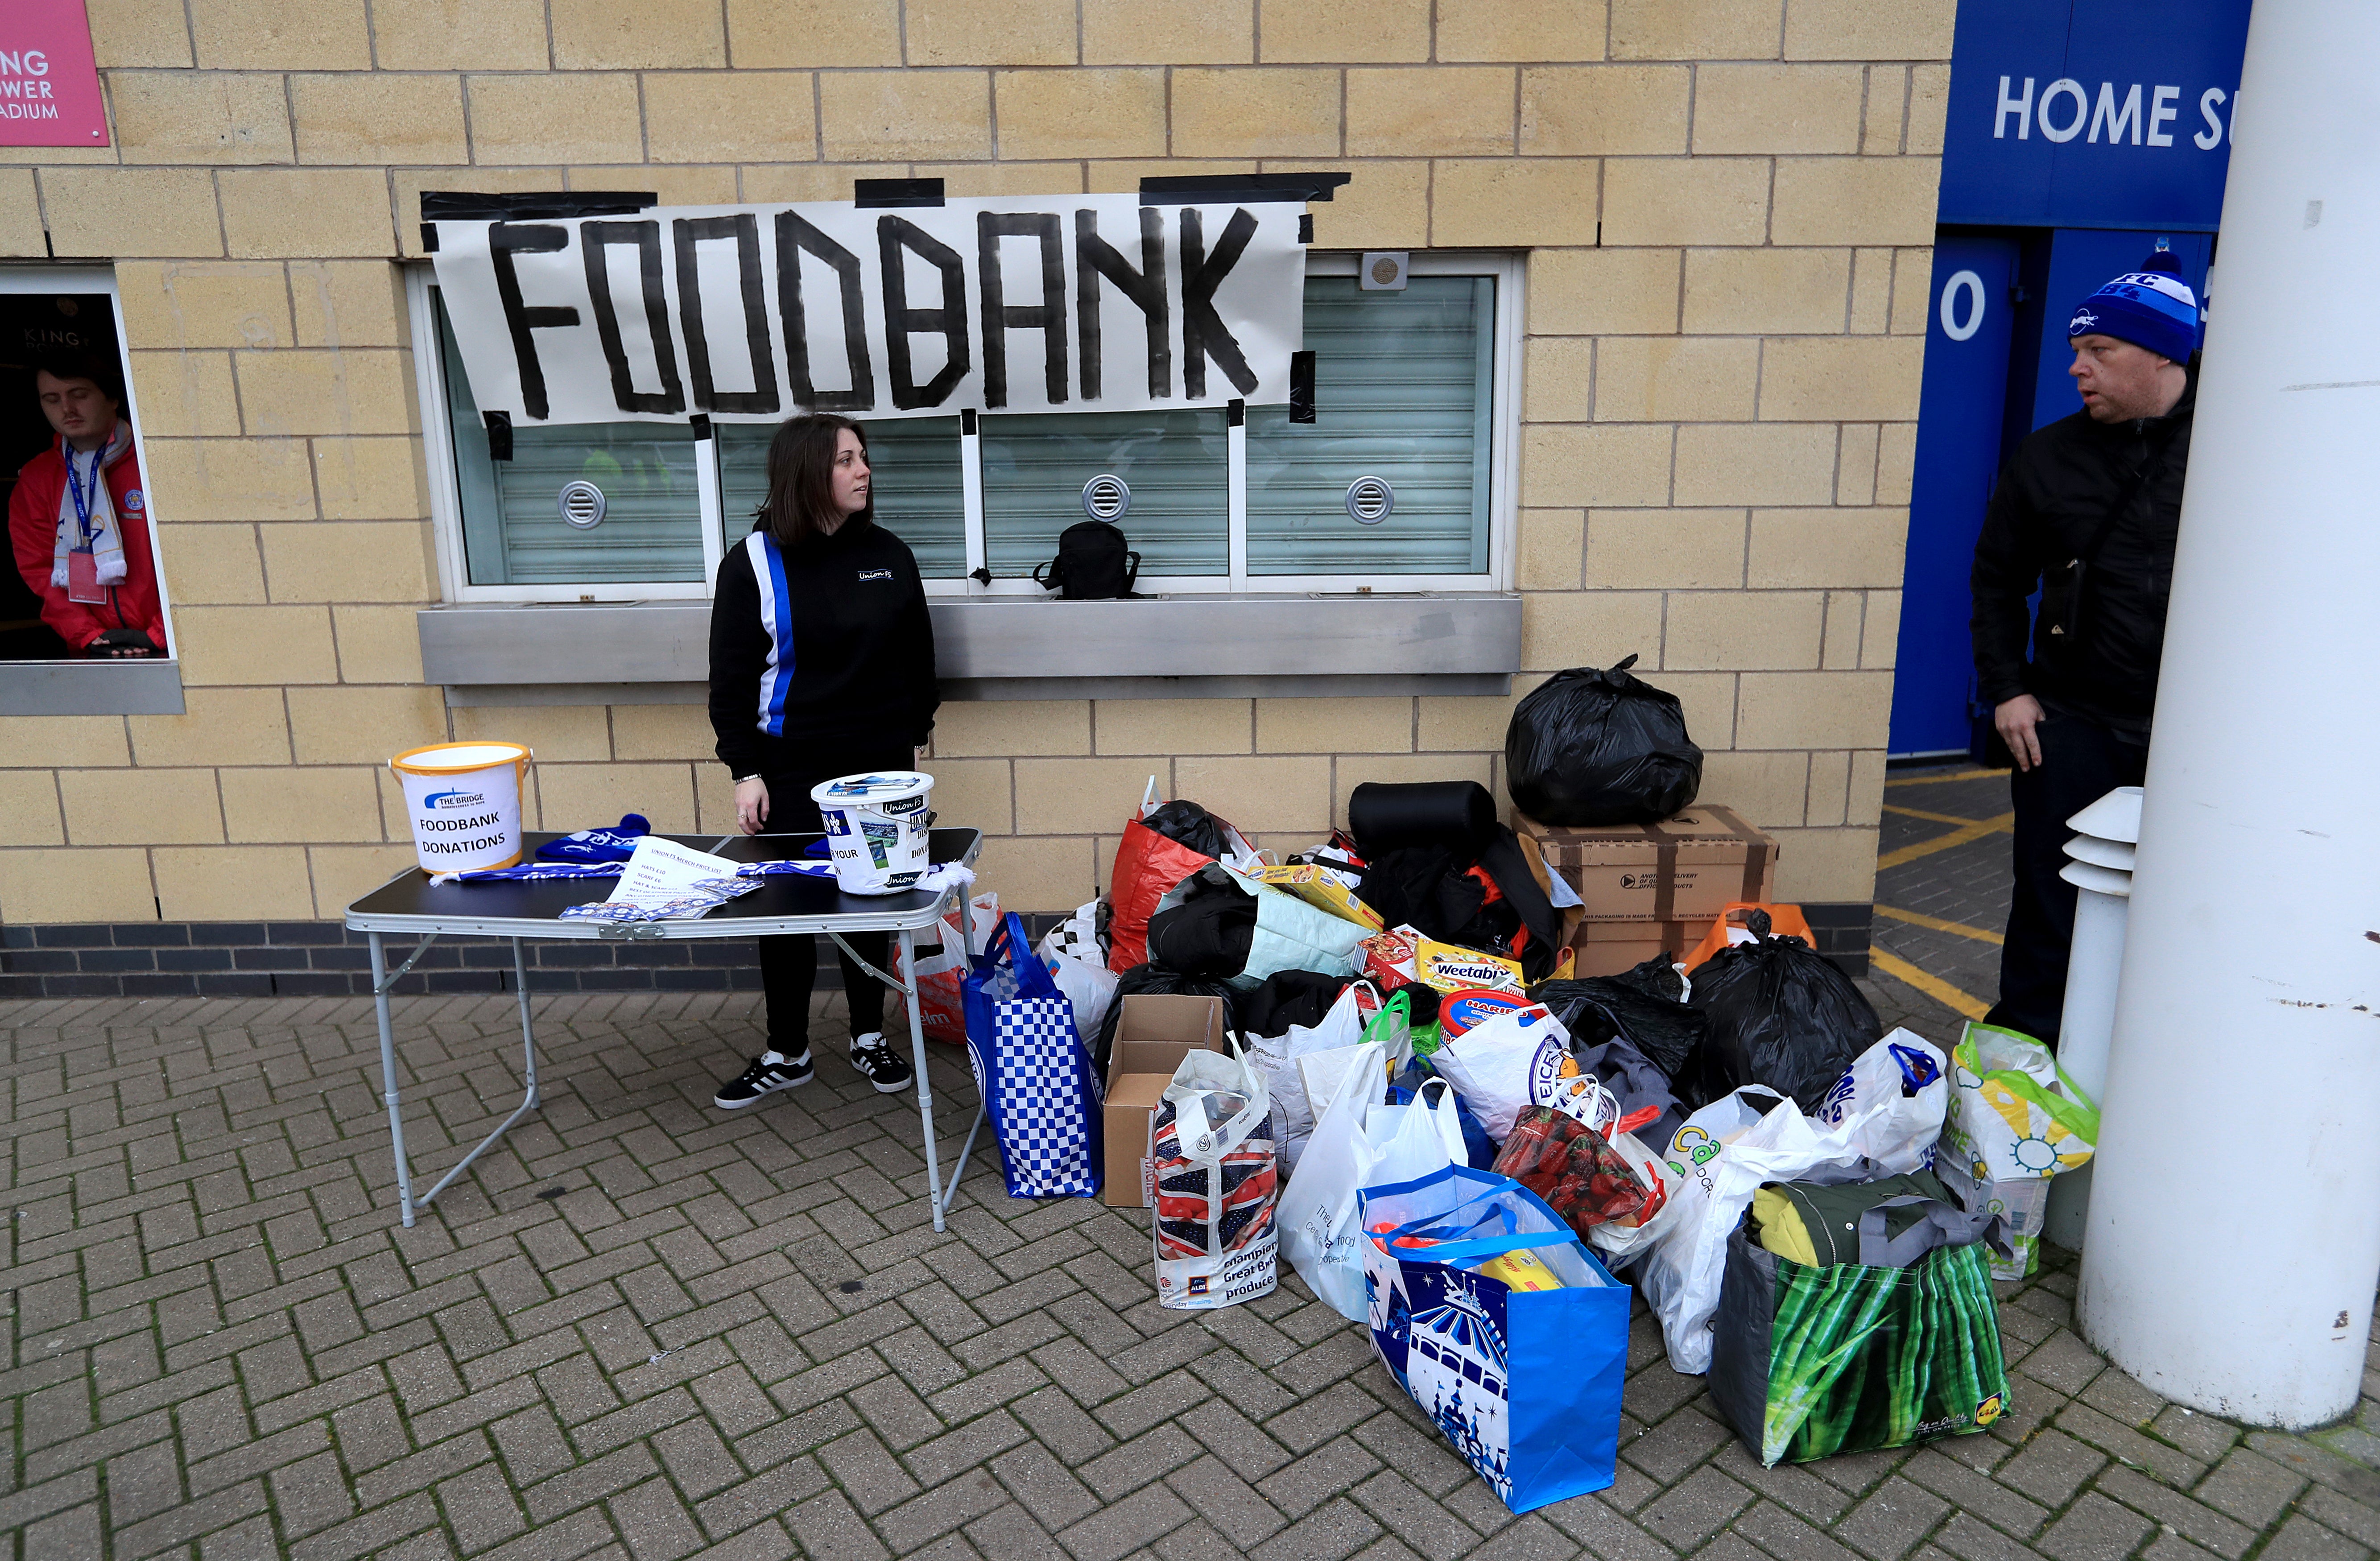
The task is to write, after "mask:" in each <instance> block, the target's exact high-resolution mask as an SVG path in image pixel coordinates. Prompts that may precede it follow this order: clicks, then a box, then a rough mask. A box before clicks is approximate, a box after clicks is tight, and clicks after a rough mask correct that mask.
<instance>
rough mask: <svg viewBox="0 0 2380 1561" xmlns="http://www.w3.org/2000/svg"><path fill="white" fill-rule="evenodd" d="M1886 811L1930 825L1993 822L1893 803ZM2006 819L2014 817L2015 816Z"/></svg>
mask: <svg viewBox="0 0 2380 1561" xmlns="http://www.w3.org/2000/svg"><path fill="white" fill-rule="evenodd" d="M1884 810H1885V811H1886V812H1887V813H1898V814H1899V815H1900V817H1903V818H1923V819H1925V821H1926V822H1927V823H1929V824H1988V823H1990V822H1991V820H1990V819H1988V818H1969V817H1965V816H1964V815H1961V814H1956V813H1927V812H1926V811H1925V810H1924V809H1923V808H1916V807H1903V806H1901V805H1900V804H1899V803H1891V802H1888V803H1886V804H1885V805H1884ZM2006 817H2014V815H2007V816H2006Z"/></svg>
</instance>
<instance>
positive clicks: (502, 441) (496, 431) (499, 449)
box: [480, 411, 513, 461]
mask: <svg viewBox="0 0 2380 1561" xmlns="http://www.w3.org/2000/svg"><path fill="white" fill-rule="evenodd" d="M480 422H481V423H483V424H485V425H486V426H487V430H488V459H489V460H491V461H509V460H511V459H512V458H513V415H512V414H511V413H509V412H498V411H488V412H482V413H480Z"/></svg>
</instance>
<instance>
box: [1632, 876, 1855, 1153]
mask: <svg viewBox="0 0 2380 1561" xmlns="http://www.w3.org/2000/svg"><path fill="white" fill-rule="evenodd" d="M1746 925H1747V926H1749V927H1750V928H1751V930H1752V933H1753V941H1751V942H1749V943H1738V944H1736V945H1734V946H1733V947H1732V948H1727V949H1721V950H1719V951H1718V953H1716V954H1713V955H1712V956H1711V957H1710V958H1709V959H1707V960H1706V961H1704V962H1702V964H1701V965H1700V966H1698V967H1697V968H1696V969H1695V971H1694V992H1693V994H1692V996H1691V997H1690V998H1688V1001H1690V1002H1691V1003H1692V1004H1693V1005H1694V1007H1695V1008H1697V1009H1700V1010H1702V1013H1703V1017H1704V1018H1705V1019H1706V1020H1708V1021H1709V1023H1710V1032H1709V1034H1708V1035H1705V1036H1704V1037H1703V1042H1702V1044H1701V1045H1700V1046H1699V1047H1695V1048H1694V1055H1693V1056H1692V1057H1691V1058H1689V1059H1687V1060H1686V1067H1685V1071H1684V1073H1683V1074H1682V1076H1681V1078H1680V1079H1679V1083H1680V1086H1681V1093H1682V1094H1683V1095H1685V1096H1686V1098H1687V1103H1688V1106H1689V1108H1691V1109H1697V1110H1698V1109H1700V1108H1701V1107H1705V1106H1707V1105H1709V1104H1710V1103H1711V1102H1712V1101H1714V1100H1717V1099H1718V1097H1719V1096H1721V1095H1725V1094H1727V1093H1728V1091H1730V1090H1732V1089H1738V1088H1741V1087H1742V1086H1743V1085H1745V1084H1765V1085H1767V1087H1768V1088H1770V1089H1772V1090H1775V1091H1776V1092H1777V1093H1778V1094H1779V1095H1791V1096H1792V1097H1793V1102H1794V1104H1796V1105H1798V1106H1799V1107H1802V1109H1803V1111H1804V1112H1805V1113H1807V1112H1815V1111H1816V1110H1817V1109H1818V1107H1820V1106H1821V1105H1823V1104H1825V1102H1826V1098H1827V1094H1828V1091H1829V1090H1832V1089H1833V1088H1834V1087H1835V1083H1836V1081H1837V1080H1839V1079H1840V1078H1841V1077H1842V1076H1843V1071H1844V1070H1845V1069H1847V1068H1849V1067H1850V1066H1851V1065H1852V1059H1853V1058H1856V1057H1857V1056H1859V1054H1860V1053H1862V1052H1864V1051H1865V1050H1866V1049H1867V1048H1868V1047H1872V1046H1874V1045H1875V1044H1876V1038H1877V1036H1878V1035H1881V1034H1882V1033H1883V1026H1882V1025H1881V1024H1879V1023H1877V1021H1876V1010H1875V1009H1873V1008H1871V1007H1869V1006H1868V1000H1867V998H1864V997H1862V996H1861V995H1860V989H1859V988H1858V987H1857V986H1852V978H1851V977H1850V976H1848V975H1845V974H1843V973H1842V972H1841V971H1840V970H1837V969H1836V968H1835V967H1834V965H1833V964H1832V963H1831V962H1829V961H1828V960H1827V959H1825V958H1824V957H1823V956H1821V955H1820V954H1819V953H1818V952H1817V951H1816V950H1814V949H1812V948H1811V947H1810V946H1809V945H1808V944H1807V943H1804V942H1803V941H1802V940H1801V939H1800V938H1776V937H1771V936H1769V933H1768V914H1767V912H1766V911H1755V912H1753V913H1752V914H1751V915H1750V917H1748V918H1747V921H1746Z"/></svg>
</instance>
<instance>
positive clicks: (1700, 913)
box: [1513, 806, 1777, 952]
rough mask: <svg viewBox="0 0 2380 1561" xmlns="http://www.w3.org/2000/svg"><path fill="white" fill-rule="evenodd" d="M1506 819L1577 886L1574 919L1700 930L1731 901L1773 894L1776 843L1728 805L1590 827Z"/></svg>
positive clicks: (1550, 866)
mask: <svg viewBox="0 0 2380 1561" xmlns="http://www.w3.org/2000/svg"><path fill="white" fill-rule="evenodd" d="M1513 823H1514V825H1515V826H1516V827H1517V828H1518V829H1520V831H1521V832H1522V833H1523V834H1524V835H1525V836H1527V837H1528V838H1529V839H1530V840H1531V841H1534V842H1536V847H1537V851H1538V853H1539V854H1540V855H1541V856H1543V857H1544V859H1545V863H1546V866H1547V867H1548V869H1549V870H1550V871H1552V872H1554V873H1556V874H1558V875H1559V876H1560V877H1561V878H1562V879H1563V880H1564V881H1566V882H1568V883H1569V884H1570V886H1571V887H1572V888H1573V889H1577V890H1578V893H1579V898H1580V899H1582V900H1584V901H1585V902H1586V903H1585V905H1584V906H1582V907H1581V908H1580V911H1579V916H1580V919H1581V920H1582V921H1584V922H1586V923H1588V924H1589V925H1592V924H1594V923H1597V922H1672V921H1686V922H1700V923H1703V924H1704V925H1705V927H1707V926H1708V924H1709V923H1711V922H1713V921H1715V920H1717V919H1718V915H1719V914H1720V913H1721V912H1723V911H1725V910H1726V909H1727V907H1728V906H1729V905H1730V904H1731V903H1733V902H1737V901H1743V900H1763V901H1765V900H1770V899H1773V898H1774V896H1773V895H1772V894H1771V893H1770V889H1771V888H1772V886H1773V885H1774V884H1775V883H1776V880H1777V842H1776V841H1774V840H1771V839H1770V838H1769V837H1768V836H1767V835H1764V834H1762V833H1761V832H1760V831H1759V830H1757V829H1754V828H1753V827H1752V826H1751V825H1749V824H1746V823H1745V822H1744V821H1743V819H1742V818H1740V817H1736V815H1735V814H1734V813H1733V812H1732V811H1731V810H1730V809H1728V808H1724V807H1706V806H1695V807H1691V808H1688V809H1687V810H1686V811H1685V812H1683V813H1681V814H1679V815H1678V816H1677V817H1674V818H1665V819H1663V820H1661V822H1659V823H1658V824H1613V825H1606V826H1601V827H1597V828H1593V829H1585V828H1573V827H1571V826H1567V825H1559V824H1540V823H1538V822H1537V821H1536V819H1534V818H1526V817H1515V818H1514V819H1513ZM1642 936H1643V937H1644V938H1652V937H1653V936H1655V935H1654V934H1653V933H1651V932H1649V931H1647V932H1645V933H1644V934H1643V935H1642ZM1699 937H1700V933H1699V932H1697V934H1696V938H1697V939H1699ZM1686 947H1687V948H1692V947H1693V942H1692V941H1689V943H1688V944H1687V945H1686ZM1683 951H1684V950H1680V952H1683Z"/></svg>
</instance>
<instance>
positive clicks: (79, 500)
mask: <svg viewBox="0 0 2380 1561" xmlns="http://www.w3.org/2000/svg"><path fill="white" fill-rule="evenodd" d="M105 454H107V447H106V446H105V445H102V446H100V447H99V448H98V449H96V450H94V451H92V452H91V491H90V492H89V493H88V494H86V493H84V491H83V487H82V482H81V480H80V479H79V478H77V477H76V476H75V453H74V446H73V445H71V444H68V445H67V449H66V456H67V491H68V492H69V493H71V494H72V495H73V496H74V507H75V526H76V527H77V529H78V530H79V532H80V534H81V535H80V537H79V540H80V541H81V543H82V548H83V551H86V552H87V551H90V550H91V540H92V538H91V505H92V504H93V503H95V502H98V499H99V483H100V476H99V463H100V458H101V457H102V456H103V455H105Z"/></svg>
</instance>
